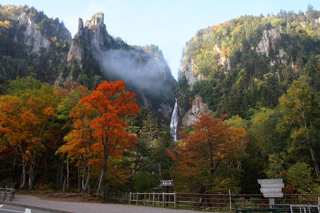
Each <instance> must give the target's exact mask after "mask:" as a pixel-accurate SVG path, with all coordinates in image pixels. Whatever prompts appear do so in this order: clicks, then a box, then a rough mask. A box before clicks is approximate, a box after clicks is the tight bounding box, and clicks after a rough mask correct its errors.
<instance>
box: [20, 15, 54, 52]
mask: <svg viewBox="0 0 320 213" xmlns="http://www.w3.org/2000/svg"><path fill="white" fill-rule="evenodd" d="M18 20H19V25H21V26H25V31H24V32H23V37H18V36H17V35H16V36H15V37H14V42H16V43H23V44H24V45H26V46H27V47H28V48H27V52H28V53H34V52H38V51H39V50H40V49H45V50H46V51H49V47H50V43H51V42H50V41H49V40H48V39H47V38H46V37H44V36H43V35H42V34H41V32H40V30H38V29H37V28H38V25H37V24H36V23H35V22H34V20H33V17H32V16H30V15H29V14H27V13H22V14H21V16H19V17H18Z"/></svg>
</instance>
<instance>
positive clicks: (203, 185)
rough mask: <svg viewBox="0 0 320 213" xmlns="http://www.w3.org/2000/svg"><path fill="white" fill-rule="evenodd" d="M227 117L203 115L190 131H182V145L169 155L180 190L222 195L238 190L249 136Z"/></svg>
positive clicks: (176, 186) (177, 186)
mask: <svg viewBox="0 0 320 213" xmlns="http://www.w3.org/2000/svg"><path fill="white" fill-rule="evenodd" d="M226 116H227V115H222V116H221V117H220V118H214V117H212V116H210V114H205V113H201V114H200V115H199V116H198V121H197V122H196V123H195V124H193V125H191V129H190V132H189V133H187V132H182V137H183V139H182V142H180V145H178V146H177V147H176V149H175V150H174V151H172V152H169V153H170V156H171V157H172V158H173V161H174V164H175V165H174V167H173V172H172V175H173V178H174V180H175V189H176V190H182V191H188V192H190V191H197V192H199V193H213V192H215V193H218V192H222V191H224V190H226V189H228V188H230V187H231V188H233V189H235V188H236V185H237V184H236V179H237V178H236V176H237V175H238V174H239V172H240V169H241V162H240V161H239V159H240V158H241V157H242V156H244V155H245V151H244V150H245V147H246V142H247V133H246V131H245V130H244V129H243V128H235V127H231V126H230V125H227V124H225V123H223V120H224V118H225V117H226Z"/></svg>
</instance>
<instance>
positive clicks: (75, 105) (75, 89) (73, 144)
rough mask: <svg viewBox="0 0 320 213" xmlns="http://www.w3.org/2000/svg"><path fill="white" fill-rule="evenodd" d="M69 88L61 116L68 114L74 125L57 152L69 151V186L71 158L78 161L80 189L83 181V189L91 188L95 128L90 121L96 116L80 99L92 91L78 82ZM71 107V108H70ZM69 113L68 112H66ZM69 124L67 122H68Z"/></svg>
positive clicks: (61, 107)
mask: <svg viewBox="0 0 320 213" xmlns="http://www.w3.org/2000/svg"><path fill="white" fill-rule="evenodd" d="M65 88H67V91H65V92H66V93H67V95H66V97H65V98H64V99H63V100H62V104H61V105H59V112H60V114H59V118H61V119H63V118H64V119H67V118H65V117H66V116H68V117H69V118H70V119H72V121H73V122H72V123H73V126H72V128H71V130H70V131H69V132H68V133H67V134H66V136H65V137H64V140H65V141H66V142H67V143H66V144H64V145H63V146H61V147H60V148H59V149H58V151H57V152H56V154H65V153H67V186H68V185H69V184H68V183H69V164H68V163H69V159H71V161H73V162H76V166H77V167H78V189H79V190H80V186H81V182H82V190H83V191H87V190H88V189H89V182H90V177H91V164H92V161H93V156H94V154H93V149H92V145H93V140H94V139H93V136H92V134H93V130H92V129H91V128H90V121H91V120H92V118H93V117H94V115H95V114H94V113H95V111H94V109H89V110H88V109H87V107H88V104H87V103H84V104H80V100H81V99H82V98H84V97H86V96H88V95H89V94H90V91H89V90H88V89H87V88H86V87H84V86H81V85H80V84H78V83H74V82H69V83H66V84H65ZM70 108H71V109H70ZM66 113H67V114H66ZM66 125H67V124H66ZM81 167H82V168H83V172H82V181H80V168H81Z"/></svg>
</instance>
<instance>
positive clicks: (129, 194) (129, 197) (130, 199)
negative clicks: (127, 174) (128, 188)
mask: <svg viewBox="0 0 320 213" xmlns="http://www.w3.org/2000/svg"><path fill="white" fill-rule="evenodd" d="M130 204H131V192H130V193H129V205H130Z"/></svg>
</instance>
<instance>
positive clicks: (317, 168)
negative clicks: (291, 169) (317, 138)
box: [309, 144, 320, 178]
mask: <svg viewBox="0 0 320 213" xmlns="http://www.w3.org/2000/svg"><path fill="white" fill-rule="evenodd" d="M309 148H310V153H311V158H312V162H313V166H314V171H315V172H316V174H317V177H318V178H320V176H319V166H318V164H317V160H316V157H315V152H314V150H313V148H312V147H311V145H310V144H309Z"/></svg>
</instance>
